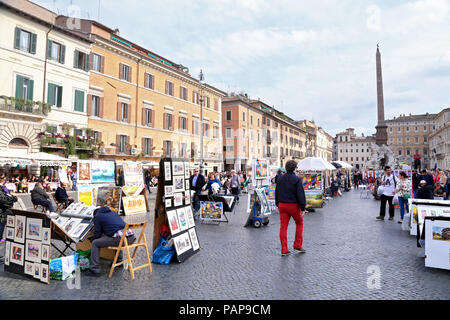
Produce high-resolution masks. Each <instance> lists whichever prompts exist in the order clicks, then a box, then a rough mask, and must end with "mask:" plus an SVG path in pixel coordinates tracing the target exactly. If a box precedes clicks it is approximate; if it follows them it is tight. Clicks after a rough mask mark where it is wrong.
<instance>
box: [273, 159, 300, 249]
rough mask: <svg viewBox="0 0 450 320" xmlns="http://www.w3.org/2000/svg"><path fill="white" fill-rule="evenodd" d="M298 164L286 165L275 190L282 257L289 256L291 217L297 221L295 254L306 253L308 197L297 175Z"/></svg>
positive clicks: (291, 161)
mask: <svg viewBox="0 0 450 320" xmlns="http://www.w3.org/2000/svg"><path fill="white" fill-rule="evenodd" d="M296 168H297V162H296V161H294V160H290V161H288V162H287V163H286V174H284V175H283V176H282V177H281V178H280V180H279V181H278V184H277V185H276V188H275V204H276V206H277V207H278V210H279V212H280V242H281V255H282V256H287V255H289V254H290V253H291V252H290V251H289V248H288V244H287V229H288V225H289V220H290V219H291V217H292V218H293V219H294V221H295V225H296V228H295V241H294V252H300V253H305V252H306V250H305V249H303V216H304V214H305V209H306V197H305V191H304V189H303V183H302V180H301V179H300V178H299V177H298V176H297V175H296V174H295V169H296Z"/></svg>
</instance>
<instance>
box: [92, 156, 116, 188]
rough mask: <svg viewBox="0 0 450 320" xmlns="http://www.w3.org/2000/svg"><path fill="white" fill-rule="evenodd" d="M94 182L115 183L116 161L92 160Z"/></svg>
mask: <svg viewBox="0 0 450 320" xmlns="http://www.w3.org/2000/svg"><path fill="white" fill-rule="evenodd" d="M91 172H92V183H114V182H115V181H116V180H115V179H116V177H115V163H114V161H102V160H92V161H91Z"/></svg>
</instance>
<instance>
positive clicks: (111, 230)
mask: <svg viewBox="0 0 450 320" xmlns="http://www.w3.org/2000/svg"><path fill="white" fill-rule="evenodd" d="M124 228H125V222H124V221H123V220H122V218H121V217H120V216H119V215H118V214H117V212H114V211H112V210H111V209H110V208H108V207H101V208H98V209H96V210H95V211H94V236H93V237H92V239H91V241H92V249H91V268H90V269H89V270H88V272H87V273H86V275H87V276H93V277H98V276H100V249H101V248H106V247H117V246H119V243H120V238H121V237H122V234H123V229H124ZM126 237H127V242H128V244H132V243H133V242H134V241H136V237H135V236H134V233H133V231H131V230H128V231H127V235H126ZM122 259H123V254H122V251H120V252H119V257H118V259H117V262H116V263H118V262H121V261H122Z"/></svg>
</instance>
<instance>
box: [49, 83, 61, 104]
mask: <svg viewBox="0 0 450 320" xmlns="http://www.w3.org/2000/svg"><path fill="white" fill-rule="evenodd" d="M62 89H63V88H62V87H61V86H58V85H56V84H53V83H49V84H48V93H47V103H48V104H49V105H51V106H56V107H58V108H61V106H62Z"/></svg>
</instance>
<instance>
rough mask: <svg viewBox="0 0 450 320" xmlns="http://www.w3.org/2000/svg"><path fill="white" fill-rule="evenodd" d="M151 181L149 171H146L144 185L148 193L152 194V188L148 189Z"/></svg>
mask: <svg viewBox="0 0 450 320" xmlns="http://www.w3.org/2000/svg"><path fill="white" fill-rule="evenodd" d="M151 181H152V177H151V175H150V172H147V174H146V175H145V180H144V182H145V187H146V188H147V191H148V193H149V194H152V190H150V183H151Z"/></svg>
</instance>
